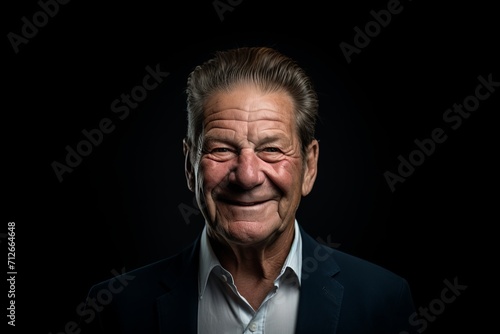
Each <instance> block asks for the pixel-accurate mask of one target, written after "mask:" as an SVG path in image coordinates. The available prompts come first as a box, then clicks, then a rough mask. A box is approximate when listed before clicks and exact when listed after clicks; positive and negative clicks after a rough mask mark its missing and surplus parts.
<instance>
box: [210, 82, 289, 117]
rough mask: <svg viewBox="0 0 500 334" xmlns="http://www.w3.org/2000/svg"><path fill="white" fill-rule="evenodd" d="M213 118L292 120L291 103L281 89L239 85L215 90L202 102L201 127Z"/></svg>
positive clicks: (287, 95)
mask: <svg viewBox="0 0 500 334" xmlns="http://www.w3.org/2000/svg"><path fill="white" fill-rule="evenodd" d="M217 119H226V120H235V121H247V122H254V121H259V120H265V119H269V120H282V121H293V120H294V119H295V117H294V103H293V99H292V98H291V96H290V95H289V94H288V93H287V92H286V91H284V90H278V91H271V92H267V91H264V90H262V89H261V88H260V87H258V86H256V85H252V84H240V85H238V86H235V87H233V88H232V89H231V90H228V91H218V92H216V93H214V94H213V95H212V96H210V97H209V98H208V99H207V101H206V103H205V105H204V126H206V125H207V124H210V123H211V122H212V121H214V120H217Z"/></svg>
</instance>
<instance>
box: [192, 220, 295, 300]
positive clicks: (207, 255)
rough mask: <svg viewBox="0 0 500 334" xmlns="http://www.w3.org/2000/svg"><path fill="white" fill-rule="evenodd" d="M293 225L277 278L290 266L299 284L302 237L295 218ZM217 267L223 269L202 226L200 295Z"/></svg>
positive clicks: (205, 229)
mask: <svg viewBox="0 0 500 334" xmlns="http://www.w3.org/2000/svg"><path fill="white" fill-rule="evenodd" d="M294 227H295V234H294V238H293V241H292V246H291V247H290V252H289V253H288V255H287V257H286V260H285V263H284V264H283V267H282V269H281V272H280V273H279V275H278V278H280V277H281V276H282V275H283V274H284V273H285V270H286V269H287V268H290V269H291V270H293V272H294V273H295V275H296V276H297V278H298V282H299V285H300V282H301V273H302V261H301V258H302V237H301V235H300V230H299V225H298V223H297V220H295V223H294ZM217 267H220V268H221V269H223V268H222V266H221V264H220V262H219V259H218V258H217V256H216V255H215V253H214V251H213V249H212V246H211V244H210V242H209V240H208V235H207V227H206V226H204V227H203V231H202V235H201V240H200V265H199V277H198V292H199V296H200V297H201V296H203V294H204V293H205V288H206V286H207V282H208V278H209V276H210V273H211V272H212V270H213V269H214V268H217Z"/></svg>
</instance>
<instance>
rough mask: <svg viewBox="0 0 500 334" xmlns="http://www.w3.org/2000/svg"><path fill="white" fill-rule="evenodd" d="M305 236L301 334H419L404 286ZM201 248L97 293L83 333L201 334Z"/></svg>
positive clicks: (83, 316) (106, 285) (103, 286)
mask: <svg viewBox="0 0 500 334" xmlns="http://www.w3.org/2000/svg"><path fill="white" fill-rule="evenodd" d="M300 233H301V235H302V242H303V244H302V253H303V254H302V257H303V265H302V281H301V287H300V301H299V311H298V317H297V327H296V333H297V334H298V333H306V334H322V333H329V334H333V333H336V334H347V333H350V334H365V333H366V334H368V333H370V334H375V333H377V334H378V333H380V334H403V333H404V334H406V333H407V332H408V333H415V328H414V327H412V326H411V324H410V317H411V316H412V315H414V312H415V309H414V304H413V300H412V297H411V293H410V289H409V286H408V283H407V281H406V280H405V279H403V278H402V277H400V276H398V275H396V274H394V273H392V272H390V271H388V270H386V269H384V268H382V267H380V266H378V265H376V264H373V263H371V262H368V261H366V260H363V259H360V258H358V257H355V256H352V255H349V254H346V253H344V252H341V251H339V250H336V249H333V248H330V247H327V246H325V245H322V244H320V243H318V242H317V241H316V240H314V239H313V238H312V237H311V236H309V235H308V234H307V233H306V232H305V231H304V230H303V228H302V227H300ZM199 245H200V238H199V237H198V238H197V240H196V241H195V242H194V243H193V244H192V245H191V246H190V247H188V248H186V249H185V250H184V251H182V252H180V253H179V254H177V255H174V256H172V257H169V258H167V259H164V260H161V261H158V262H155V263H152V264H150V265H147V266H145V267H141V268H138V269H135V270H133V271H130V272H128V273H126V274H123V275H122V277H120V276H117V277H114V278H112V279H110V280H107V281H104V282H101V283H99V284H96V285H95V286H93V287H92V288H91V289H90V292H89V296H88V299H87V300H92V301H93V302H92V303H89V305H88V306H87V308H86V309H82V310H80V311H79V314H80V315H81V323H80V325H81V328H82V329H83V331H82V334H86V333H96V334H97V333H120V334H132V333H133V334H150V333H169V334H173V333H183V334H184V333H197V307H198V282H197V280H198V257H199V256H198V255H199ZM207 334H211V333H207ZM217 334H224V333H217ZM271 334H272V333H271Z"/></svg>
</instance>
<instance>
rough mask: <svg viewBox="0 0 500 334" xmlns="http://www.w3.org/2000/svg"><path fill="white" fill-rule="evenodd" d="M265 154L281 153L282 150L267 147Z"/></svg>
mask: <svg viewBox="0 0 500 334" xmlns="http://www.w3.org/2000/svg"><path fill="white" fill-rule="evenodd" d="M264 152H269V153H279V152H280V149H279V148H277V147H266V148H265V149H264Z"/></svg>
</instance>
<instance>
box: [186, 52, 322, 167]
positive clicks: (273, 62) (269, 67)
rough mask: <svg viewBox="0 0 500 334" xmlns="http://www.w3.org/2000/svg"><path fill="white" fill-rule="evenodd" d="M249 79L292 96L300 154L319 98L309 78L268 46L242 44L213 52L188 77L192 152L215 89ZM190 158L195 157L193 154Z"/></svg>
mask: <svg viewBox="0 0 500 334" xmlns="http://www.w3.org/2000/svg"><path fill="white" fill-rule="evenodd" d="M245 83H251V84H255V85H256V86H257V87H259V88H260V89H261V90H262V91H263V92H266V93H267V92H276V91H284V92H286V93H288V94H289V96H291V98H292V100H293V102H294V107H295V110H294V111H295V120H296V128H297V131H298V136H299V139H300V142H301V147H302V155H303V156H305V152H306V148H307V146H308V145H309V144H310V143H311V141H312V140H313V139H314V131H315V126H316V119H317V117H318V98H317V94H316V92H315V90H314V88H313V85H312V83H311V80H310V78H309V77H308V75H306V73H305V71H304V70H303V69H302V68H301V67H300V66H299V65H298V64H297V63H296V61H294V60H292V59H290V58H289V57H287V56H285V55H283V54H282V53H280V52H278V51H277V50H275V49H272V48H269V47H241V48H235V49H230V50H226V51H218V52H215V55H214V57H213V58H212V59H210V60H208V61H206V62H205V63H203V64H201V65H199V66H197V67H195V68H194V70H193V71H192V72H191V73H190V75H189V77H188V81H187V88H186V94H187V119H188V129H187V138H186V139H187V141H188V143H189V145H191V146H192V150H191V152H192V153H195V152H197V151H199V149H200V147H199V145H200V143H201V136H202V134H203V111H204V106H205V104H206V102H207V100H208V99H209V98H210V97H211V96H213V95H214V94H216V93H219V92H229V91H230V90H231V89H232V88H234V87H235V86H237V85H239V84H245ZM191 158H194V157H193V156H192V157H191Z"/></svg>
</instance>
